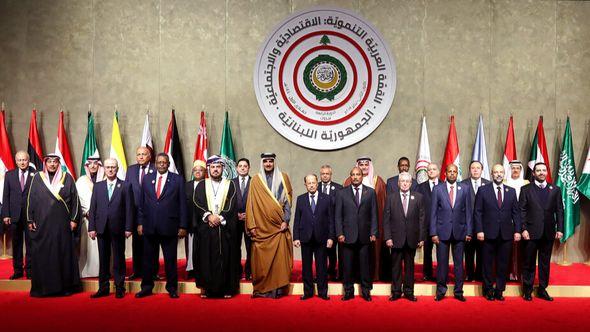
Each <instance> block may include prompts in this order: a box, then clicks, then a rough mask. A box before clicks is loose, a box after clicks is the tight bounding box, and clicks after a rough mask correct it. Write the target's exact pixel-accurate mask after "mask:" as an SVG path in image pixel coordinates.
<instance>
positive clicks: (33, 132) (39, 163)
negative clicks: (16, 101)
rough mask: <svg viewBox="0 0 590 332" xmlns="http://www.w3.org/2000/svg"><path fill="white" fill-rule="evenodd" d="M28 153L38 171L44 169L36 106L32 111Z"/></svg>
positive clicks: (31, 164)
mask: <svg viewBox="0 0 590 332" xmlns="http://www.w3.org/2000/svg"><path fill="white" fill-rule="evenodd" d="M27 153H28V154H29V157H30V161H29V165H30V166H32V167H35V169H37V170H38V171H40V170H42V169H43V150H42V148H41V140H40V139H39V132H38V131H37V110H36V109H34V108H33V111H32V112H31V122H30V124H29V143H28V145H27Z"/></svg>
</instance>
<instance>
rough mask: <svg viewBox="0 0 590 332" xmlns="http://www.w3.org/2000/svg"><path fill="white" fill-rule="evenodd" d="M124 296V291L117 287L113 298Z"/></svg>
mask: <svg viewBox="0 0 590 332" xmlns="http://www.w3.org/2000/svg"><path fill="white" fill-rule="evenodd" d="M124 297H125V291H124V290H122V289H117V291H116V292H115V298H117V299H122V298H124Z"/></svg>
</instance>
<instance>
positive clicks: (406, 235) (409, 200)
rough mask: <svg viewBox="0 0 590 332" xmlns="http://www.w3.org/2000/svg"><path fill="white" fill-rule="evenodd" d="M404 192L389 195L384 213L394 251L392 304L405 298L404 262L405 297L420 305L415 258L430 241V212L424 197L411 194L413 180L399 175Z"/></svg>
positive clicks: (392, 260) (385, 228)
mask: <svg viewBox="0 0 590 332" xmlns="http://www.w3.org/2000/svg"><path fill="white" fill-rule="evenodd" d="M398 186H399V188H400V190H399V191H398V192H392V193H391V194H390V195H387V201H386V202H385V211H384V212H383V233H384V234H383V238H384V239H386V241H385V245H387V247H388V248H390V249H391V265H392V283H391V296H390V297H389V300H390V301H395V300H397V299H399V298H401V295H402V259H403V264H404V266H405V275H404V282H403V288H404V291H403V293H404V297H405V298H407V299H408V300H410V301H413V302H415V301H417V300H418V299H417V298H416V296H414V257H415V256H416V248H420V247H422V246H423V245H424V239H425V238H426V220H425V215H426V209H425V206H424V202H423V198H422V194H420V193H418V192H411V190H410V187H411V186H412V176H411V175H410V173H408V172H402V173H400V174H399V184H398Z"/></svg>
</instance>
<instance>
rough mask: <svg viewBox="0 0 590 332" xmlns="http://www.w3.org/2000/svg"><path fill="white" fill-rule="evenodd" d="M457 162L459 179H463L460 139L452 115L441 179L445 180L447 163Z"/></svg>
mask: <svg viewBox="0 0 590 332" xmlns="http://www.w3.org/2000/svg"><path fill="white" fill-rule="evenodd" d="M450 164H455V165H456V166H457V170H458V174H457V181H461V155H460V154H459V140H458V139H457V129H455V116H453V115H451V125H450V126H449V136H448V137H447V146H446V148H445V154H444V157H443V161H442V165H441V168H440V180H441V181H445V179H446V178H447V176H446V169H447V165H450Z"/></svg>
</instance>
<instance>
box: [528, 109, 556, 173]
mask: <svg viewBox="0 0 590 332" xmlns="http://www.w3.org/2000/svg"><path fill="white" fill-rule="evenodd" d="M536 163H545V165H547V182H549V183H553V180H552V179H551V168H550V167H549V153H548V152H547V141H546V140H545V130H544V129H543V116H540V117H539V123H538V124H537V132H536V133H535V137H534V138H533V144H532V145H531V156H530V158H529V170H530V172H531V174H533V169H534V168H535V164H536Z"/></svg>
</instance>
